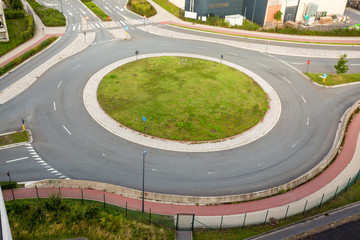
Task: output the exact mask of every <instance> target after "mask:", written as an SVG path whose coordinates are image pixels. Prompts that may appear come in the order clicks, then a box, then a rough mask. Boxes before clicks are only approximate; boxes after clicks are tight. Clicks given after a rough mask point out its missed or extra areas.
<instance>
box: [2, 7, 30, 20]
mask: <svg viewBox="0 0 360 240" xmlns="http://www.w3.org/2000/svg"><path fill="white" fill-rule="evenodd" d="M4 13H5V18H6V19H19V18H24V17H25V11H24V10H23V9H20V10H13V9H10V8H7V9H5V10H4Z"/></svg>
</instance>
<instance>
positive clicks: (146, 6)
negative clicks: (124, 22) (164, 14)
mask: <svg viewBox="0 0 360 240" xmlns="http://www.w3.org/2000/svg"><path fill="white" fill-rule="evenodd" d="M127 8H128V9H129V10H130V11H133V12H134V13H136V14H139V15H141V16H146V17H147V18H149V17H152V16H154V15H155V14H156V10H155V8H154V7H153V6H152V5H151V4H150V3H149V2H148V1H146V0H129V1H128V5H127Z"/></svg>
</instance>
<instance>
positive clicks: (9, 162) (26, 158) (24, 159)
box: [6, 157, 29, 163]
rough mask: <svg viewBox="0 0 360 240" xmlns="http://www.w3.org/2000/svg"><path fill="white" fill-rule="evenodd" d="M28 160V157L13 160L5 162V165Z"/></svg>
mask: <svg viewBox="0 0 360 240" xmlns="http://www.w3.org/2000/svg"><path fill="white" fill-rule="evenodd" d="M28 158H29V157H22V158H17V159H13V160H9V161H6V163H11V162H17V161H21V160H25V159H28Z"/></svg>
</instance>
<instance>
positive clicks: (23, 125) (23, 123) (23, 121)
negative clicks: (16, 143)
mask: <svg viewBox="0 0 360 240" xmlns="http://www.w3.org/2000/svg"><path fill="white" fill-rule="evenodd" d="M21 121H22V127H23V130H24V131H25V120H24V119H21Z"/></svg>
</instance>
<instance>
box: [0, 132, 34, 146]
mask: <svg viewBox="0 0 360 240" xmlns="http://www.w3.org/2000/svg"><path fill="white" fill-rule="evenodd" d="M27 141H29V134H28V132H27V131H21V132H16V133H12V134H8V135H2V136H0V146H4V145H9V144H13V143H20V142H27Z"/></svg>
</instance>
